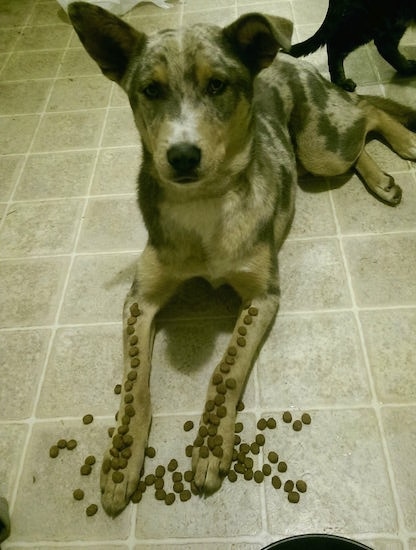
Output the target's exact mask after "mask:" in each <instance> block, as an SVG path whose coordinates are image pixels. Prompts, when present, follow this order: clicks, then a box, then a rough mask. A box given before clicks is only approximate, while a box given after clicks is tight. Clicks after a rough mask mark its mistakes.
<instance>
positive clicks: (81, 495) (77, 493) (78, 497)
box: [72, 489, 84, 500]
mask: <svg viewBox="0 0 416 550" xmlns="http://www.w3.org/2000/svg"><path fill="white" fill-rule="evenodd" d="M72 494H73V496H74V499H75V500H82V499H83V498H84V491H83V490H82V489H75V491H74V492H73V493H72Z"/></svg>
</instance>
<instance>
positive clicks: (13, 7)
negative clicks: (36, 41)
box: [0, 0, 33, 27]
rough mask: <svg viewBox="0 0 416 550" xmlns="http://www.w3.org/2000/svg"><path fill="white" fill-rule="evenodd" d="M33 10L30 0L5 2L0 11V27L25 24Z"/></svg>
mask: <svg viewBox="0 0 416 550" xmlns="http://www.w3.org/2000/svg"><path fill="white" fill-rule="evenodd" d="M32 11H33V2H31V0H20V1H19V2H7V3H6V5H5V6H4V9H2V10H1V13H0V27H15V26H20V25H25V24H26V22H27V21H28V20H29V19H30V16H31V13H32Z"/></svg>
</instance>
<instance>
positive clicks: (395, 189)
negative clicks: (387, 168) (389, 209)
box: [369, 174, 402, 206]
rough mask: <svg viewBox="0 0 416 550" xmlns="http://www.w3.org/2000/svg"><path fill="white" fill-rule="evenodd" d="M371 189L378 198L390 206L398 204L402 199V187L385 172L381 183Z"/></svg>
mask: <svg viewBox="0 0 416 550" xmlns="http://www.w3.org/2000/svg"><path fill="white" fill-rule="evenodd" d="M369 189H370V192H372V193H373V194H374V195H375V196H376V198H378V199H379V200H381V201H382V202H384V203H385V204H388V205H389V206H397V205H398V204H399V203H400V201H401V199H402V190H401V188H400V187H399V186H398V185H397V183H395V181H394V179H393V177H392V176H390V175H389V174H383V178H382V179H381V180H380V181H379V183H378V184H377V185H375V186H374V187H371V188H369Z"/></svg>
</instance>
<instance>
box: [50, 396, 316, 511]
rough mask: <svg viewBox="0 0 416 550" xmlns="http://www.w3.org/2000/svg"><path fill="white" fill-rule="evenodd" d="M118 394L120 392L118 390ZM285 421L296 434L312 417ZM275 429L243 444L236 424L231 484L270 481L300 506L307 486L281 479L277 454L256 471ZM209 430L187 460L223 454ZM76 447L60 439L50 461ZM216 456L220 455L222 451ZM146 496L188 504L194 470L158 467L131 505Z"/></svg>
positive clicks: (189, 424)
mask: <svg viewBox="0 0 416 550" xmlns="http://www.w3.org/2000/svg"><path fill="white" fill-rule="evenodd" d="M115 392H116V393H117V392H118V387H117V386H116V388H115ZM220 406H221V405H219V407H220ZM237 409H238V410H239V411H242V410H243V409H244V405H243V403H242V402H240V403H239V404H238V407H237ZM282 420H283V422H284V423H287V424H292V428H293V430H295V431H300V430H301V429H302V428H303V426H308V425H309V424H310V423H311V417H310V415H309V414H308V413H303V414H302V416H301V418H300V419H293V418H292V414H291V413H290V412H289V411H286V412H284V413H283V415H282ZM92 421H93V417H92V415H90V414H88V415H85V416H84V417H83V423H84V424H89V423H91V422H92ZM276 427H277V422H276V419H275V418H273V417H270V418H261V419H260V420H259V421H258V422H257V430H258V433H257V434H256V436H255V438H254V440H253V441H250V442H247V441H242V438H241V436H240V434H241V432H242V431H243V429H244V426H243V424H242V422H236V424H235V435H234V451H233V458H232V466H231V468H230V470H229V472H228V475H227V479H228V481H229V482H231V483H234V482H235V481H237V479H238V478H240V479H244V480H245V481H247V482H254V483H264V482H266V480H267V479H269V480H270V484H271V486H272V487H273V488H274V489H276V490H278V489H281V488H283V492H284V493H286V495H287V499H288V500H289V502H292V503H297V502H299V500H300V496H301V494H302V493H305V492H306V490H307V484H306V482H305V481H304V480H302V479H297V480H294V479H282V477H283V476H282V474H286V472H287V469H288V466H287V463H286V462H285V461H284V460H283V459H282V458H281V457H280V456H279V454H278V453H277V452H276V451H269V452H268V454H267V456H264V459H263V465H262V467H261V468H259V469H255V468H254V463H255V458H254V457H255V456H256V455H258V454H259V453H260V451H261V449H262V448H263V447H264V445H265V443H266V435H267V430H274V429H275V428H276ZM183 429H184V431H185V432H186V433H190V432H192V431H194V430H195V427H194V423H193V421H192V420H188V421H186V422H185V423H184V426H183ZM208 429H209V427H208V428H207V426H206V425H204V424H201V425H200V426H199V427H198V430H197V435H196V437H195V438H194V442H193V444H190V445H187V446H186V447H185V455H186V456H187V457H191V456H192V454H193V451H194V448H195V447H199V452H200V453H201V450H202V449H203V448H204V447H205V446H206V447H207V451H208V452H209V450H211V451H214V450H215V449H221V450H222V448H221V444H222V440H221V439H222V438H221V436H220V435H216V434H215V435H214V434H212V435H209V432H208ZM113 431H114V429H112V428H110V429H109V435H110V437H112V435H113ZM265 434H266V435H265ZM203 443H206V445H203ZM76 446H77V442H76V441H75V440H74V439H70V440H68V441H67V440H65V439H59V440H58V441H57V442H56V443H55V444H54V445H52V446H51V447H50V449H49V456H50V457H51V458H56V457H57V456H58V455H59V453H60V451H62V450H64V449H67V450H73V449H75V448H76ZM126 450H128V449H126ZM216 452H218V453H219V452H220V451H216ZM156 456H157V452H156V450H155V449H154V448H153V447H147V449H146V457H147V458H149V459H154V458H155V457H156ZM122 459H123V457H122V456H120V457H118V458H117V460H118V462H117V465H115V464H114V466H116V469H115V470H114V472H113V474H117V473H118V472H119V473H120V474H121V473H122V470H123V467H126V465H127V457H125V458H124V461H123V460H122ZM95 463H96V459H95V457H94V456H92V455H89V456H87V457H86V458H85V459H84V461H83V463H82V464H81V466H80V482H81V480H82V477H83V476H87V475H89V474H90V473H91V471H92V467H93V466H94V464H95ZM97 492H98V487H97ZM145 492H147V493H149V492H153V494H154V497H155V498H156V500H159V501H161V502H164V503H165V504H166V505H172V504H173V503H174V502H176V501H180V502H186V501H188V500H189V499H191V498H192V495H199V490H198V488H197V487H196V485H195V483H194V473H193V472H192V470H186V471H184V472H181V471H180V470H179V469H178V460H177V459H176V458H172V459H171V460H170V461H169V462H168V464H166V465H163V464H158V465H157V466H156V467H155V468H154V469H153V470H152V472H151V473H148V474H146V475H145V476H144V477H142V479H141V481H140V482H139V484H138V487H137V490H136V491H135V493H134V494H133V495H132V498H131V500H132V502H134V503H138V502H140V501H141V499H142V497H143V494H144V493H145ZM84 496H85V495H84V491H83V490H82V489H81V488H79V487H78V488H74V491H73V498H74V499H75V500H77V501H82V500H83V499H84ZM97 511H98V506H97V504H95V503H93V504H90V505H88V506H87V508H86V509H85V513H86V514H87V516H93V515H94V514H96V513H97Z"/></svg>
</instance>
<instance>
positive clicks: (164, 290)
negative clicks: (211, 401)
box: [100, 247, 180, 516]
mask: <svg viewBox="0 0 416 550" xmlns="http://www.w3.org/2000/svg"><path fill="white" fill-rule="evenodd" d="M179 283H180V281H176V280H174V279H171V278H169V277H168V276H166V275H165V273H164V271H163V270H162V269H161V266H160V265H159V264H158V261H157V256H156V254H155V253H154V251H153V250H152V249H151V247H147V248H146V249H145V251H144V252H143V254H142V256H141V258H140V260H139V263H138V267H137V275H136V279H135V281H134V282H133V285H132V287H131V290H130V292H129V293H128V295H127V298H126V301H125V304H124V312H123V341H124V374H123V383H122V390H121V396H120V398H121V401H120V407H119V410H118V413H117V415H116V419H117V425H116V427H115V430H114V433H113V434H112V439H111V444H110V446H109V448H108V450H107V451H106V453H105V455H104V460H103V464H102V468H101V479H100V485H101V492H102V497H101V501H102V505H103V508H104V510H105V511H106V512H107V513H108V514H109V515H111V516H116V515H118V514H119V513H120V512H121V511H122V510H123V509H124V508H125V507H126V506H127V504H128V502H129V500H130V497H131V496H132V494H133V493H134V491H135V490H136V489H137V485H138V482H139V479H140V476H141V470H142V467H143V461H144V453H145V449H146V445H147V438H148V433H149V428H150V424H151V402H150V388H149V377H150V368H151V357H152V349H153V338H154V328H153V324H154V317H155V315H156V313H157V312H158V310H159V309H160V308H161V307H162V306H163V305H164V304H165V303H166V302H167V301H168V299H169V298H170V297H171V296H172V294H173V293H174V292H175V290H176V288H177V286H178V284H179Z"/></svg>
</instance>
